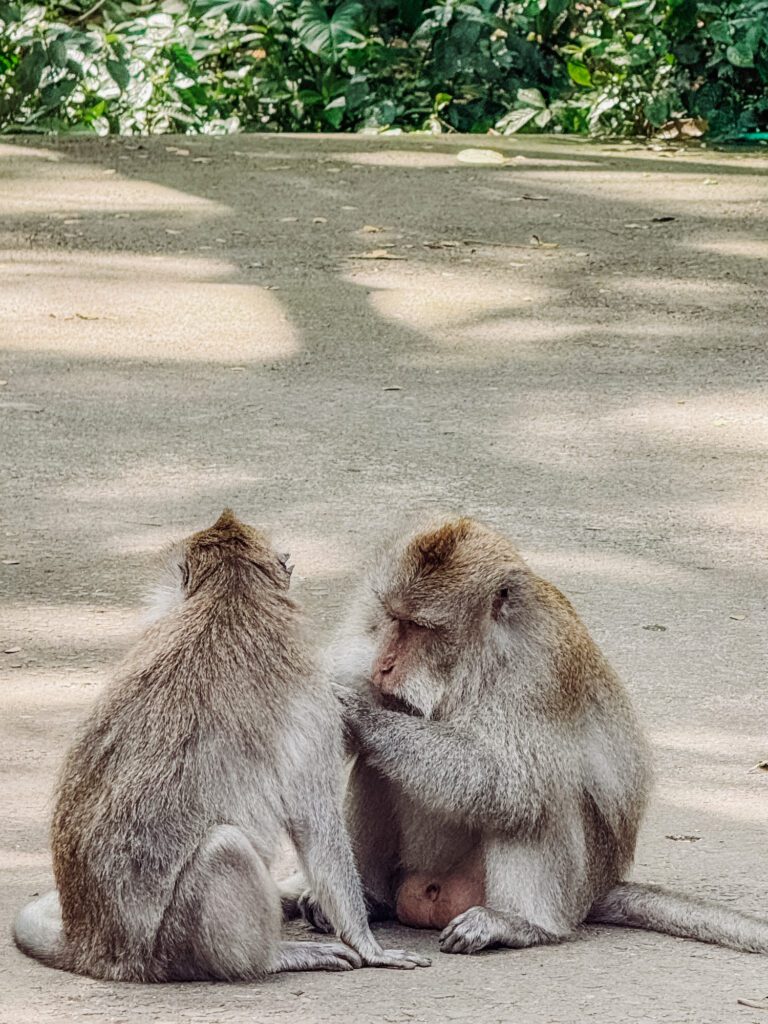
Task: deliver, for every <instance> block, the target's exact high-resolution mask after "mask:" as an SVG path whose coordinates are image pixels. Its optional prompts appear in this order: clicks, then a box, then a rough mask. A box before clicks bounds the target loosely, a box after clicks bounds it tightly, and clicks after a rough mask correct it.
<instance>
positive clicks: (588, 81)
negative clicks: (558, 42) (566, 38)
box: [567, 60, 592, 85]
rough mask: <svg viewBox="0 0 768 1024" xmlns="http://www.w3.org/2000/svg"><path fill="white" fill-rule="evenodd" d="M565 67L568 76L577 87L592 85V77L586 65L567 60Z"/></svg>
mask: <svg viewBox="0 0 768 1024" xmlns="http://www.w3.org/2000/svg"><path fill="white" fill-rule="evenodd" d="M567 67H568V74H569V75H570V77H571V79H572V81H574V82H575V83H576V84H577V85H592V75H591V74H590V73H589V68H588V67H587V65H586V64H582V63H581V61H575V60H569V61H568V65H567Z"/></svg>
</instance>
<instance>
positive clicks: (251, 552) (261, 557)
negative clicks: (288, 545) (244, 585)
mask: <svg viewBox="0 0 768 1024" xmlns="http://www.w3.org/2000/svg"><path fill="white" fill-rule="evenodd" d="M219 567H224V568H227V569H229V570H232V569H235V570H237V568H238V567H240V568H245V569H253V568H255V569H257V570H258V571H259V573H260V574H261V575H262V576H263V577H264V578H265V580H266V581H267V582H268V583H269V584H272V585H273V586H274V587H276V588H277V589H279V590H287V589H288V585H289V583H290V580H291V573H292V571H293V567H292V566H291V565H290V564H289V556H288V555H287V554H278V552H276V551H275V550H274V549H273V547H272V545H271V544H270V542H269V540H268V539H267V537H266V536H265V535H264V534H263V533H262V532H261V531H260V530H257V529H255V528H254V527H253V526H248V525H247V524H246V523H243V522H241V521H240V520H239V519H238V518H237V516H236V515H235V514H234V512H233V511H232V509H230V508H225V509H224V511H223V512H222V513H221V515H220V516H219V518H218V519H217V520H216V522H215V523H214V524H213V526H209V527H208V529H206V530H200V532H199V533H194V534H192V536H191V537H189V538H188V539H187V540H186V541H185V542H184V562H183V565H182V576H183V577H184V589H185V591H186V593H187V595H190V594H193V593H194V592H195V591H196V590H197V589H198V588H199V587H200V586H201V585H202V583H203V582H204V581H205V580H206V579H207V578H208V577H209V576H210V575H211V573H212V572H214V571H215V570H216V569H218V568H219Z"/></svg>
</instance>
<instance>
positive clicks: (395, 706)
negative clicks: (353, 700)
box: [374, 693, 424, 718]
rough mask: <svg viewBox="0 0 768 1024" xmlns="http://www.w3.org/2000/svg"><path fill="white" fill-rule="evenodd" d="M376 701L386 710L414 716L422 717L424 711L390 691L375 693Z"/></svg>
mask: <svg viewBox="0 0 768 1024" xmlns="http://www.w3.org/2000/svg"><path fill="white" fill-rule="evenodd" d="M374 699H375V700H376V703H377V704H380V705H381V707H383V708H384V709H385V710H387V711H397V712H398V713H399V714H401V715H411V716H412V717H414V718H424V712H423V711H422V710H421V708H417V707H415V706H414V705H413V704H409V703H408V701H407V700H403V699H402V698H400V697H395V696H394V694H391V693H377V694H376V695H375V698H374Z"/></svg>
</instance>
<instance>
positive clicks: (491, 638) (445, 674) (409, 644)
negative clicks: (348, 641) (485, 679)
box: [367, 518, 532, 717]
mask: <svg viewBox="0 0 768 1024" xmlns="http://www.w3.org/2000/svg"><path fill="white" fill-rule="evenodd" d="M531 579H532V575H531V573H530V570H529V569H528V567H527V566H526V565H525V563H524V562H523V560H522V559H521V558H520V556H519V555H518V553H517V551H516V550H515V548H514V546H513V545H512V544H511V542H510V541H508V540H507V539H506V538H505V537H503V536H502V535H501V534H498V533H496V532H494V531H493V530H490V529H488V528H487V527H485V526H482V525H481V524H480V523H477V522H475V521H474V520H472V519H468V518H460V519H449V520H446V521H443V522H440V523H438V524H437V525H435V526H430V527H429V528H427V529H426V530H423V531H420V532H418V533H416V534H415V535H411V536H410V537H408V538H406V539H405V540H401V541H400V542H398V543H397V544H395V546H394V547H393V548H389V549H387V550H385V551H384V552H382V557H381V558H380V560H379V563H378V566H377V568H376V569H374V571H373V572H372V574H371V578H370V587H371V589H372V591H373V594H374V596H375V602H374V603H372V605H371V609H370V617H369V619H368V622H367V627H368V629H369V633H370V635H371V636H372V638H373V642H374V646H375V656H374V660H373V666H372V670H371V687H372V690H373V693H374V696H375V697H376V698H377V699H378V700H379V701H381V702H382V703H384V704H385V705H390V706H396V707H397V706H399V707H401V708H403V709H405V710H411V711H412V712H415V713H417V714H421V715H424V716H426V717H429V716H430V715H432V714H433V713H434V712H435V711H436V710H438V708H439V705H440V703H441V701H442V700H443V698H444V696H446V695H447V691H448V690H449V689H450V688H451V686H452V685H458V682H459V681H460V680H461V679H466V678H467V676H468V674H469V675H470V676H471V674H472V673H473V672H475V671H477V670H479V668H480V664H479V662H480V659H481V658H482V659H484V660H485V661H486V662H487V659H488V657H489V654H490V655H491V656H493V652H494V651H496V650H499V648H503V647H504V646H505V640H508V634H509V631H510V630H511V629H514V627H515V624H516V621H517V620H518V619H519V617H520V614H521V611H522V609H523V607H524V606H526V605H527V604H528V603H529V601H530V597H531V594H530V589H531V586H530V581H531ZM473 659H474V662H475V663H476V664H473Z"/></svg>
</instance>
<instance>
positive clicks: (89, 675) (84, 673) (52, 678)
mask: <svg viewBox="0 0 768 1024" xmlns="http://www.w3.org/2000/svg"><path fill="white" fill-rule="evenodd" d="M116 663H117V662H116V661H115V662H114V663H111V664H109V665H105V666H102V667H101V668H99V669H94V668H92V667H91V666H90V665H67V666H57V667H55V668H49V669H13V670H10V671H8V672H6V673H4V675H3V708H4V709H7V711H8V713H9V714H10V713H14V714H15V713H18V714H20V715H21V716H22V717H23V716H24V715H26V716H27V717H28V718H29V719H30V720H31V719H32V718H33V717H34V716H35V715H36V714H38V713H39V712H41V711H45V710H47V709H51V708H55V709H56V710H57V711H65V710H67V709H69V710H70V711H74V712H76V713H77V712H79V711H81V710H82V709H84V708H88V707H90V706H91V705H92V704H93V698H94V695H95V694H96V693H97V692H98V690H99V688H100V687H101V686H103V685H104V683H105V682H106V681H107V679H108V678H109V676H110V674H111V672H112V669H113V664H116Z"/></svg>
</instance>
